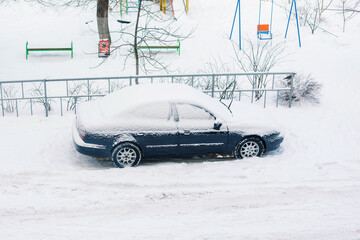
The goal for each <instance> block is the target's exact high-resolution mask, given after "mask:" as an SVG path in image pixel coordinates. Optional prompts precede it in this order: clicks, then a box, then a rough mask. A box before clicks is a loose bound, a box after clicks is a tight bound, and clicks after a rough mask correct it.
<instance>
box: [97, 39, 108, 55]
mask: <svg viewBox="0 0 360 240" xmlns="http://www.w3.org/2000/svg"><path fill="white" fill-rule="evenodd" d="M109 55H110V41H109V40H100V41H99V57H107V56H109Z"/></svg>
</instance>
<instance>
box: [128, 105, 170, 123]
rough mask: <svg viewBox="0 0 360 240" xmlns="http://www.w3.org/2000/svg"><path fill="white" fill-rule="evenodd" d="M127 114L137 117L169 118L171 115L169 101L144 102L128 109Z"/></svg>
mask: <svg viewBox="0 0 360 240" xmlns="http://www.w3.org/2000/svg"><path fill="white" fill-rule="evenodd" d="M129 114H130V116H129V117H135V118H139V119H163V120H170V118H171V116H172V114H171V105H170V103H151V104H146V105H143V106H139V107H137V108H136V109H134V110H132V111H130V112H129Z"/></svg>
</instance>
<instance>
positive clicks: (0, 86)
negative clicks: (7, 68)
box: [0, 83, 5, 117]
mask: <svg viewBox="0 0 360 240" xmlns="http://www.w3.org/2000/svg"><path fill="white" fill-rule="evenodd" d="M2 92H3V91H2V84H1V83H0V97H1V112H2V116H3V117H4V116H5V112H4V99H3V93H2Z"/></svg>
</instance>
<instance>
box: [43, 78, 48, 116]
mask: <svg viewBox="0 0 360 240" xmlns="http://www.w3.org/2000/svg"><path fill="white" fill-rule="evenodd" d="M44 95H45V96H44V97H45V115H46V117H48V116H49V112H48V99H47V89H46V79H44Z"/></svg>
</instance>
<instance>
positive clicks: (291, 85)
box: [289, 73, 295, 108]
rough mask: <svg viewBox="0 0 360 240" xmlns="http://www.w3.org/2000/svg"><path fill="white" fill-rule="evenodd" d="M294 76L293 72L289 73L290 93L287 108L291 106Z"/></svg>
mask: <svg viewBox="0 0 360 240" xmlns="http://www.w3.org/2000/svg"><path fill="white" fill-rule="evenodd" d="M294 76H295V73H292V74H291V84H290V94H289V108H291V104H292V95H293V84H294Z"/></svg>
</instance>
